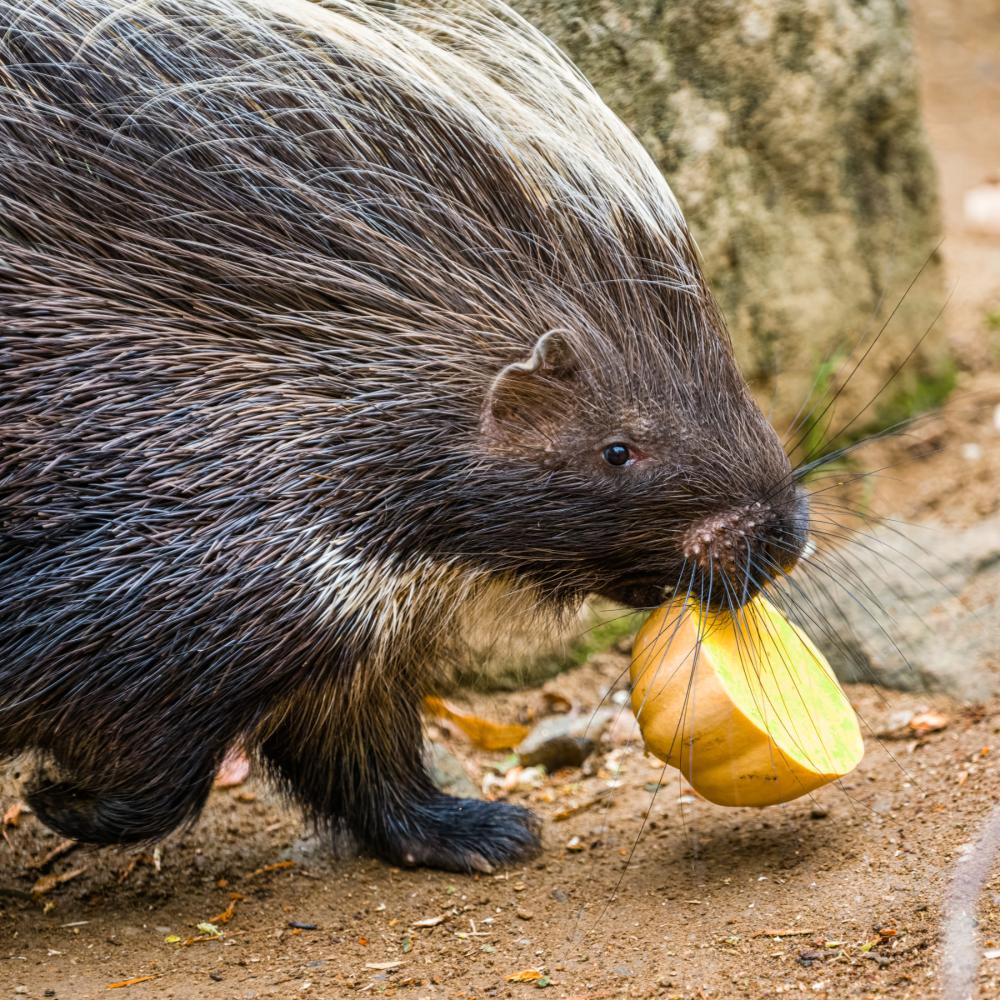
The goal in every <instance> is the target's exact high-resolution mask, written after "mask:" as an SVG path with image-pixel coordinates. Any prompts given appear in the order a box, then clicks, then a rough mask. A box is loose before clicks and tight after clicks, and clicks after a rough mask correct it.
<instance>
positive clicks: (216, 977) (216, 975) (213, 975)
mask: <svg viewBox="0 0 1000 1000" xmlns="http://www.w3.org/2000/svg"><path fill="white" fill-rule="evenodd" d="M208 978H209V979H211V980H212V982H213V983H221V982H222V973H221V972H219V970H218V969H213V970H212V971H211V972H210V973H209V974H208Z"/></svg>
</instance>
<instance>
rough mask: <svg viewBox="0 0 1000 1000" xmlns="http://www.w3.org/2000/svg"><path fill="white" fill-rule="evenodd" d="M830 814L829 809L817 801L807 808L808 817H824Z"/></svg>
mask: <svg viewBox="0 0 1000 1000" xmlns="http://www.w3.org/2000/svg"><path fill="white" fill-rule="evenodd" d="M829 815H830V810H829V809H828V808H827V807H826V806H823V805H820V804H819V803H818V802H817V803H816V805H814V806H813V807H812V809H810V810H809V818H810V819H826V817H827V816H829Z"/></svg>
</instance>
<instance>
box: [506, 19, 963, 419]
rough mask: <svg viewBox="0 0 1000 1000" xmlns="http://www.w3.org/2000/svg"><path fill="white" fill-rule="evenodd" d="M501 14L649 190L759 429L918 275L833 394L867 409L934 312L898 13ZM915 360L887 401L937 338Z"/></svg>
mask: <svg viewBox="0 0 1000 1000" xmlns="http://www.w3.org/2000/svg"><path fill="white" fill-rule="evenodd" d="M514 6H515V7H517V8H518V9H519V11H520V12H521V13H522V14H524V15H525V16H526V17H527V18H528V19H529V20H530V21H532V22H533V23H534V24H536V25H538V26H539V27H541V28H542V29H543V30H544V31H546V33H548V34H549V35H550V36H551V37H552V38H554V39H555V40H556V41H557V42H558V43H559V44H560V45H561V46H562V47H563V48H564V49H565V50H566V51H567V52H568V53H569V54H570V56H571V57H572V58H573V59H574V61H575V62H576V63H577V64H578V65H579V66H580V68H581V69H582V70H583V72H584V73H585V74H586V75H587V76H588V78H589V79H590V80H591V81H592V83H593V84H594V85H595V87H596V88H597V90H598V91H599V92H600V94H601V95H602V96H603V97H604V99H605V100H606V101H607V103H608V104H609V105H610V106H611V107H612V109H613V110H615V111H616V112H617V113H618V114H619V115H620V116H621V117H622V118H623V120H624V121H625V122H626V124H628V125H629V126H630V127H631V128H632V129H633V131H634V132H635V133H636V134H637V135H638V136H639V138H640V140H641V141H642V142H643V144H644V145H645V147H646V148H647V150H648V151H649V152H650V153H651V155H652V156H653V159H654V160H655V161H656V163H657V164H658V166H659V167H660V168H661V170H662V171H663V173H664V175H665V176H666V177H667V179H668V181H669V182H670V184H671V186H672V188H673V190H674V193H675V194H676V195H677V197H678V200H679V201H680V203H681V206H682V208H683V209H684V212H685V214H686V216H687V219H688V222H689V224H690V226H691V229H692V232H693V233H694V235H695V238H696V239H697V241H698V243H699V245H700V247H701V251H702V254H703V256H704V258H705V265H706V269H707V272H708V276H709V279H710V281H711V283H712V286H713V288H714V289H715V292H716V294H717V296H718V298H719V301H720V303H721V305H722V307H723V309H724V310H725V312H726V315H727V317H728V320H729V323H730V326H731V329H732V332H733V336H734V340H735V343H736V348H737V353H738V355H739V358H740V361H741V363H742V365H743V368H744V371H745V372H746V374H747V376H748V377H749V379H750V380H751V382H752V384H753V385H754V387H755V389H756V391H757V392H758V395H759V397H760V398H761V399H763V400H764V401H765V402H766V404H767V405H768V407H769V410H770V412H771V413H772V414H773V416H774V417H775V419H776V421H777V422H778V423H779V424H780V423H781V422H782V421H783V420H786V419H788V418H790V417H791V416H792V415H793V414H794V413H795V412H796V411H797V409H798V407H799V404H800V403H801V402H802V400H803V399H804V398H805V396H806V394H807V393H808V391H809V389H810V386H811V385H812V384H813V382H814V380H815V378H816V376H817V374H818V373H819V372H820V366H821V365H822V363H823V361H824V359H826V358H827V357H828V356H829V355H831V354H836V353H837V352H839V351H841V350H842V349H843V348H844V347H845V346H847V345H851V344H854V343H855V342H856V340H857V338H858V336H859V335H860V334H862V333H864V332H867V333H868V334H870V335H871V334H874V333H875V331H876V330H877V328H878V326H880V325H881V320H882V319H884V318H885V317H886V316H888V314H889V312H890V311H891V310H892V307H893V306H894V305H895V304H896V302H897V300H898V299H899V298H900V296H902V295H903V293H904V292H905V290H906V288H907V286H908V284H909V283H910V281H911V280H912V279H913V278H914V277H915V275H917V273H918V272H919V271H920V269H921V267H922V266H923V265H924V263H925V262H927V261H928V259H929V264H928V267H927V268H926V269H925V270H924V273H923V275H922V277H921V278H920V280H919V281H918V282H917V283H916V286H915V287H914V288H913V289H912V290H911V291H910V292H909V293H908V294H907V295H906V298H905V301H904V302H903V304H902V307H901V308H900V309H899V311H898V312H897V314H896V316H895V318H894V319H893V321H892V323H891V324H890V326H889V329H888V330H887V332H886V334H885V335H884V336H883V338H882V340H881V341H880V344H879V348H878V350H877V351H876V352H874V354H873V356H872V357H870V358H869V359H867V360H866V362H865V365H864V366H863V370H862V371H861V372H859V373H858V375H856V376H855V378H854V379H853V380H852V385H851V391H850V393H848V402H857V401H859V400H860V401H861V403H862V404H863V403H864V402H867V401H868V400H869V399H870V398H871V397H872V396H873V395H874V393H875V392H876V391H877V389H878V387H879V386H881V384H882V382H883V381H884V379H885V378H886V377H887V375H888V374H889V373H890V372H891V371H892V370H893V369H894V367H895V365H896V364H898V363H899V361H900V360H901V359H902V358H903V357H904V356H905V355H906V354H907V352H908V351H909V350H910V349H911V348H912V347H913V345H914V344H915V343H916V342H917V340H918V339H919V338H920V336H921V334H923V332H924V331H925V329H926V328H927V327H928V326H929V325H930V324H931V323H932V321H933V320H934V318H935V316H936V315H937V313H938V310H939V309H940V307H941V305H942V303H943V292H942V285H943V280H942V272H941V267H940V262H939V260H938V257H937V252H936V249H935V248H936V247H937V245H938V243H939V241H940V223H939V213H938V203H937V191H936V177H935V171H934V166H933V163H932V161H931V157H930V154H929V152H928V148H927V145H926V141H925V137H924V132H923V127H922V125H921V120H920V112H919V106H918V99H917V90H916V65H915V59H914V53H913V47H912V42H911V37H910V28H909V23H908V15H907V9H906V5H905V4H903V3H900V2H898V0H867V2H860V0H824V2H816V0H809V2H803V0H698V2H697V3H694V2H690V0H683V2H682V0H514ZM876 313H878V315H879V317H880V319H879V321H873V316H874V315H875V314H876ZM919 354H920V358H919V359H918V360H917V361H916V362H911V363H910V364H908V365H907V371H906V373H905V378H904V379H903V382H904V383H905V381H906V379H907V378H908V379H909V380H910V385H909V387H907V386H906V385H905V384H900V380H896V382H895V383H894V386H895V388H894V392H896V393H901V394H905V393H907V392H912V391H913V384H914V382H915V380H917V379H919V378H921V377H923V378H924V379H926V378H928V377H931V378H935V377H940V373H941V371H942V370H944V368H945V367H946V364H947V362H946V360H945V355H944V343H943V335H941V334H940V333H939V331H937V329H936V330H935V332H934V333H933V334H932V335H931V337H930V338H928V341H927V342H925V344H924V345H923V347H922V349H921V351H920V352H919ZM821 380H822V379H821ZM887 395H889V394H887Z"/></svg>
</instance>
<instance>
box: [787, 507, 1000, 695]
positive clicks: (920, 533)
mask: <svg viewBox="0 0 1000 1000" xmlns="http://www.w3.org/2000/svg"><path fill="white" fill-rule="evenodd" d="M810 562H812V563H814V565H812V566H810V563H809V562H807V564H806V566H805V567H804V571H803V572H802V574H801V577H802V582H801V584H800V586H801V587H802V591H801V596H802V598H805V597H806V596H808V601H809V603H810V604H811V605H812V607H811V608H809V609H808V610H807V611H806V612H805V613H804V614H802V615H800V616H798V617H799V618H800V623H801V624H802V625H803V627H804V628H805V629H806V630H807V631H808V632H809V634H810V636H811V637H812V638H813V639H814V640H815V641H816V643H817V644H818V645H819V646H820V648H821V649H822V650H823V652H824V653H825V654H826V656H827V657H828V658H829V660H830V663H831V665H832V666H833V668H834V669H835V670H836V671H837V674H838V676H840V677H841V679H843V680H846V681H875V682H877V683H879V684H883V685H885V686H887V687H893V688H900V689H903V690H911V691H912V690H929V691H932V690H938V691H945V692H947V693H949V694H952V695H955V696H957V697H960V698H966V699H970V700H981V699H985V698H987V697H988V696H989V695H991V694H992V693H994V692H995V691H997V690H998V689H1000V658H998V652H1000V516H993V517H991V518H989V519H987V520H985V521H982V522H980V523H979V524H976V525H974V526H972V527H970V528H964V529H960V528H951V527H944V526H923V525H920V526H917V525H914V526H908V527H906V528H905V529H902V530H896V529H894V528H892V527H890V526H887V525H883V526H880V527H877V528H875V529H873V530H872V531H871V532H870V533H869V534H865V535H862V536H860V537H859V538H858V539H857V541H856V542H854V543H853V544H851V545H850V546H849V547H847V548H845V549H842V550H840V552H838V553H837V554H835V555H834V556H832V557H823V556H819V557H814V559H813V560H810ZM796 575H797V576H798V575H799V574H798V573H797V574H796ZM833 576H837V577H839V578H840V579H841V580H842V581H844V582H845V583H847V584H848V586H847V587H845V586H842V585H840V584H836V583H834V582H833ZM799 603H800V606H801V607H803V608H805V607H806V602H805V601H804V600H800V601H799Z"/></svg>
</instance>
